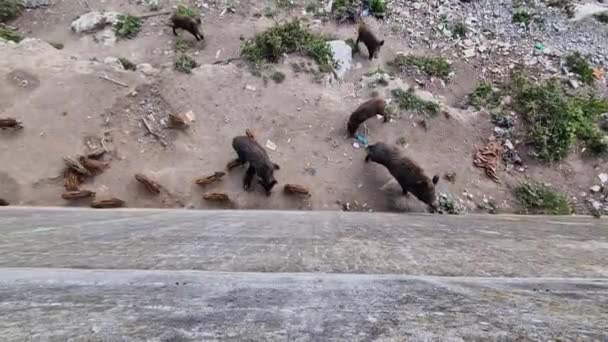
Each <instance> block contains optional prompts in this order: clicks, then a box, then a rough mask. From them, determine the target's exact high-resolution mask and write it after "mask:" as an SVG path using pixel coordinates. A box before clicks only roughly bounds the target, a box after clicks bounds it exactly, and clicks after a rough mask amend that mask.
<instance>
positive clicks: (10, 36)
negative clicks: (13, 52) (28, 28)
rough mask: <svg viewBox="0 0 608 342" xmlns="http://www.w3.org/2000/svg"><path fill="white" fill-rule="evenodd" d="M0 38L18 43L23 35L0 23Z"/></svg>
mask: <svg viewBox="0 0 608 342" xmlns="http://www.w3.org/2000/svg"><path fill="white" fill-rule="evenodd" d="M0 38H2V39H5V40H10V41H12V42H15V43H19V42H20V41H21V40H23V36H22V35H21V34H19V32H17V31H15V30H13V29H11V28H8V27H6V26H4V25H0Z"/></svg>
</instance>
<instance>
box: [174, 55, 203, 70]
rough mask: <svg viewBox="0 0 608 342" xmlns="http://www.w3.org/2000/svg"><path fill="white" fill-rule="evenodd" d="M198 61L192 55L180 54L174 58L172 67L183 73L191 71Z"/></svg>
mask: <svg viewBox="0 0 608 342" xmlns="http://www.w3.org/2000/svg"><path fill="white" fill-rule="evenodd" d="M197 66H198V63H196V61H195V60H194V59H192V57H190V56H188V55H186V54H181V55H179V56H178V57H177V58H176V59H175V64H174V68H175V70H177V71H179V72H183V73H185V74H190V73H192V69H194V68H196V67H197Z"/></svg>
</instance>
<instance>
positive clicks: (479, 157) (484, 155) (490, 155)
mask: <svg viewBox="0 0 608 342" xmlns="http://www.w3.org/2000/svg"><path fill="white" fill-rule="evenodd" d="M501 153H502V146H501V145H500V143H499V142H498V141H496V139H494V138H490V141H489V142H488V144H487V145H486V146H485V147H484V148H483V149H479V150H477V152H476V153H475V158H474V159H473V165H475V166H476V167H478V168H481V169H484V170H485V172H486V175H487V176H488V177H490V178H491V179H492V180H493V181H495V182H496V183H500V179H498V175H496V169H497V168H498V160H499V159H500V154H501Z"/></svg>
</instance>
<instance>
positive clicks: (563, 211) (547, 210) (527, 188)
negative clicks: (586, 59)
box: [513, 183, 572, 215]
mask: <svg viewBox="0 0 608 342" xmlns="http://www.w3.org/2000/svg"><path fill="white" fill-rule="evenodd" d="M513 195H514V196H515V199H516V201H517V203H519V204H520V205H521V206H522V207H523V208H524V210H525V212H526V214H536V215H570V214H572V206H571V204H570V201H568V198H567V197H566V196H564V195H563V194H562V193H560V192H559V191H557V190H555V189H554V188H552V187H550V186H548V185H545V184H541V183H523V184H521V185H519V186H517V187H516V188H515V189H513Z"/></svg>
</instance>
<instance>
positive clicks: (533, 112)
mask: <svg viewBox="0 0 608 342" xmlns="http://www.w3.org/2000/svg"><path fill="white" fill-rule="evenodd" d="M512 89H513V92H514V96H513V107H514V109H515V110H516V111H517V112H519V113H521V114H523V115H524V118H525V119H526V121H527V122H528V128H527V135H528V138H529V140H530V142H531V143H532V145H533V146H534V148H535V149H536V154H537V156H538V158H539V159H541V160H543V161H556V160H560V159H562V158H564V157H565V156H567V155H568V152H569V151H570V149H571V147H572V145H574V144H575V143H576V142H577V141H578V140H581V141H582V142H583V143H584V144H585V145H586V146H587V147H588V148H589V149H590V151H591V152H593V153H594V154H600V153H604V152H606V151H608V141H607V139H606V138H605V137H604V135H603V134H602V133H601V131H600V129H599V127H598V126H597V124H596V119H597V117H598V116H599V115H600V114H601V113H604V112H606V111H608V99H600V98H597V97H595V96H593V95H569V94H567V93H566V91H565V90H564V88H563V86H562V85H561V84H560V83H559V82H558V81H557V80H549V81H546V82H544V83H542V84H538V85H536V84H531V83H530V82H529V81H528V80H527V79H525V78H524V77H522V76H521V75H516V76H515V77H514V81H513V85H512Z"/></svg>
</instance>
